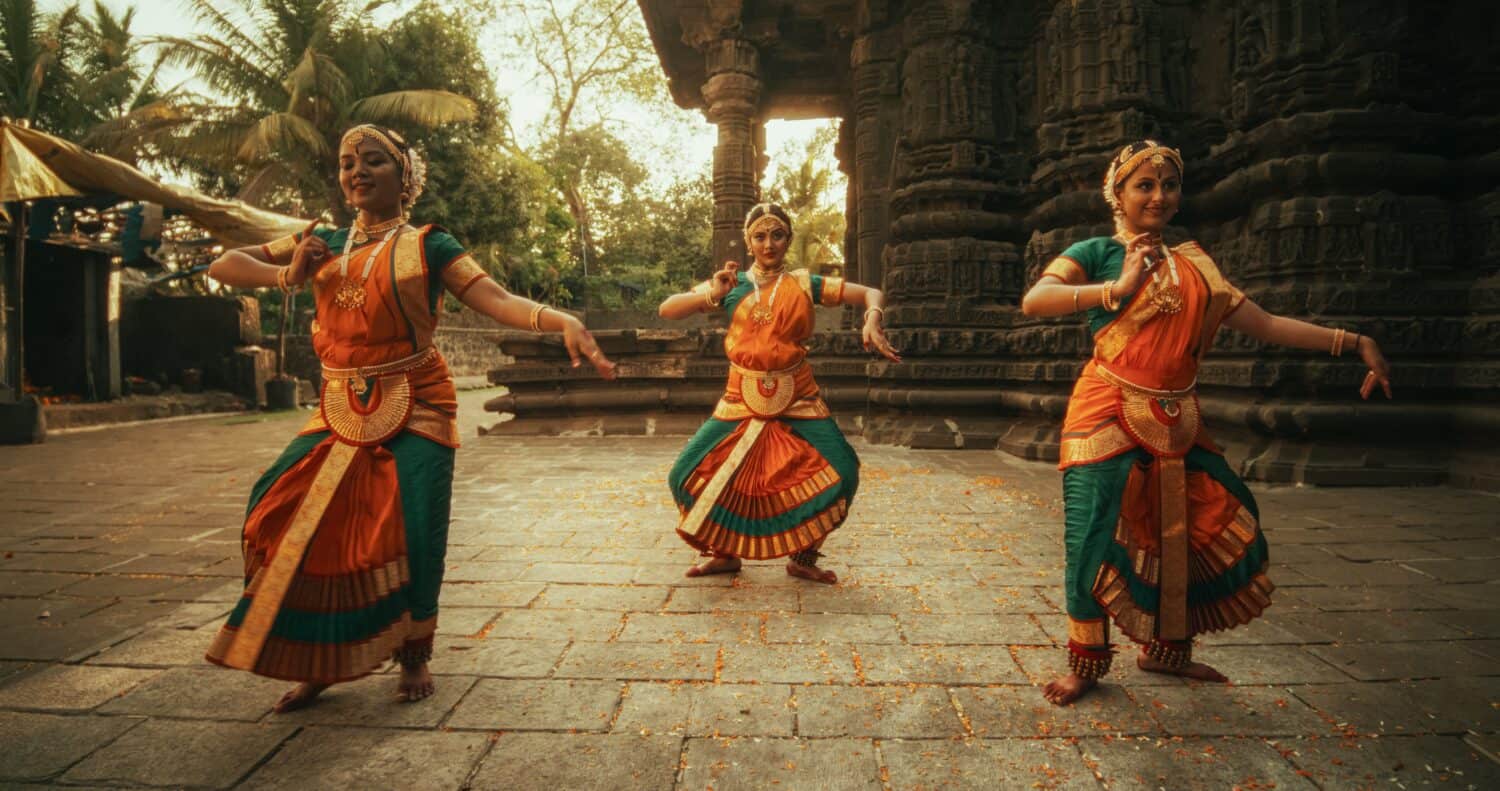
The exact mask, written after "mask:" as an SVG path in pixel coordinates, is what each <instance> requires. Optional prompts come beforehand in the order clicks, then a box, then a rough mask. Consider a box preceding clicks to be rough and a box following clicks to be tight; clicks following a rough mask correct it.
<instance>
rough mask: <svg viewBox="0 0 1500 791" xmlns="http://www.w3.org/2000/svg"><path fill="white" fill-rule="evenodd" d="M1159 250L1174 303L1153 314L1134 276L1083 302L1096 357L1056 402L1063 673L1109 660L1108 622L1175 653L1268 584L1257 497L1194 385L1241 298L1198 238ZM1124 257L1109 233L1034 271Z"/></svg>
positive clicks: (1266, 591) (1082, 269)
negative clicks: (1217, 439)
mask: <svg viewBox="0 0 1500 791" xmlns="http://www.w3.org/2000/svg"><path fill="white" fill-rule="evenodd" d="M1171 255H1172V256H1173V259H1174V261H1175V262H1176V265H1177V269H1178V273H1179V281H1180V284H1179V287H1180V292H1181V295H1182V305H1181V309H1180V310H1178V311H1176V312H1170V313H1169V312H1165V311H1164V310H1163V309H1162V308H1161V307H1160V306H1159V305H1158V304H1157V303H1156V302H1154V301H1153V300H1152V299H1151V298H1150V296H1149V295H1148V294H1147V289H1146V288H1144V287H1143V288H1141V289H1139V290H1138V291H1137V292H1136V293H1135V294H1133V295H1131V296H1130V297H1129V298H1127V299H1125V300H1123V301H1122V304H1121V305H1120V308H1119V310H1118V311H1114V312H1110V311H1106V310H1104V309H1103V308H1094V309H1092V310H1090V311H1089V316H1088V318H1089V327H1090V329H1091V330H1092V333H1093V336H1094V355H1093V359H1091V360H1090V361H1089V363H1088V364H1087V365H1086V366H1084V369H1083V373H1082V374H1081V375H1080V376H1079V378H1078V382H1077V384H1076V385H1075V386H1074V388H1073V394H1072V397H1071V398H1070V399H1069V401H1068V412H1067V417H1066V418H1065V420H1064V423H1063V430H1062V443H1061V464H1060V465H1059V466H1060V469H1062V470H1063V498H1064V507H1065V512H1066V517H1065V520H1066V530H1065V539H1064V540H1065V543H1066V548H1067V572H1066V586H1067V596H1066V599H1067V609H1068V618H1069V628H1068V638H1069V640H1068V647H1069V650H1070V652H1071V654H1072V656H1071V661H1073V662H1074V667H1075V672H1077V670H1078V668H1079V667H1090V668H1094V669H1096V670H1098V673H1099V674H1102V672H1103V669H1107V667H1108V657H1109V643H1110V640H1109V624H1110V622H1111V621H1112V622H1113V623H1114V625H1115V626H1116V627H1117V628H1118V629H1120V631H1122V632H1124V633H1125V634H1126V636H1128V637H1130V638H1131V639H1132V640H1135V641H1137V642H1140V643H1143V644H1146V645H1147V649H1148V653H1151V655H1152V656H1153V657H1156V658H1159V659H1174V660H1177V661H1181V662H1185V661H1186V659H1187V656H1188V655H1189V652H1190V650H1191V641H1192V638H1193V636H1194V635H1197V634H1202V633H1204V632H1213V631H1218V630H1220V629H1228V628H1231V627H1234V626H1238V625H1241V624H1245V623H1248V622H1249V621H1250V620H1252V619H1254V618H1255V617H1257V616H1259V615H1260V614H1261V612H1262V611H1263V610H1264V609H1265V608H1266V607H1267V606H1268V605H1269V604H1270V594H1271V592H1272V590H1273V589H1274V586H1273V585H1272V584H1271V582H1270V580H1269V579H1268V578H1267V577H1266V568H1267V565H1268V561H1269V552H1268V549H1267V546H1266V540H1265V537H1264V535H1262V533H1261V530H1260V521H1259V511H1258V510H1257V508H1256V505H1255V498H1254V497H1252V496H1251V494H1250V491H1249V489H1247V488H1246V487H1245V484H1244V482H1243V481H1241V480H1240V478H1239V477H1238V476H1237V475H1235V473H1234V471H1233V470H1231V469H1230V467H1229V465H1228V464H1227V463H1226V462H1225V461H1224V457H1223V454H1222V452H1221V451H1220V450H1219V449H1218V448H1217V447H1216V446H1215V445H1214V443H1213V442H1212V440H1210V439H1209V437H1208V433H1207V432H1206V431H1205V430H1204V428H1203V426H1202V423H1201V420H1200V418H1199V409H1198V398H1197V394H1196V389H1195V388H1196V380H1197V373H1198V365H1199V362H1200V361H1201V360H1202V358H1203V355H1204V354H1205V353H1206V352H1207V351H1208V348H1209V347H1210V345H1211V344H1212V342H1213V338H1214V333H1215V332H1217V331H1218V328H1219V326H1220V324H1221V323H1222V322H1223V320H1224V318H1225V317H1227V316H1228V315H1229V314H1230V313H1232V312H1233V311H1234V310H1235V309H1237V308H1238V307H1239V306H1240V304H1241V303H1242V302H1243V301H1244V299H1245V296H1244V294H1243V293H1241V292H1240V291H1239V290H1238V289H1236V288H1235V287H1234V286H1232V285H1230V284H1229V283H1228V282H1227V281H1226V280H1225V279H1224V277H1223V276H1222V275H1221V274H1220V273H1219V270H1218V267H1217V266H1215V264H1214V262H1213V260H1212V259H1210V258H1209V256H1208V255H1207V254H1206V253H1205V252H1204V251H1203V249H1202V248H1201V247H1199V246H1198V245H1197V244H1196V243H1192V242H1189V243H1186V244H1182V245H1178V246H1177V247H1174V248H1172V249H1171ZM1124 256H1125V248H1124V246H1123V245H1121V244H1120V243H1119V242H1118V241H1116V240H1114V239H1112V238H1109V237H1097V238H1093V239H1088V240H1085V241H1082V242H1079V243H1077V244H1074V245H1073V246H1071V247H1069V248H1068V249H1067V250H1066V251H1064V252H1063V254H1062V255H1061V256H1059V257H1058V258H1057V259H1055V260H1053V262H1052V263H1051V264H1050V265H1049V266H1048V267H1047V269H1046V271H1045V272H1044V274H1045V275H1052V276H1055V277H1057V278H1059V279H1061V280H1062V281H1063V282H1064V283H1067V284H1070V285H1082V284H1084V283H1096V282H1100V281H1104V280H1111V279H1114V278H1116V277H1118V276H1119V273H1120V269H1121V266H1122V264H1123V262H1124ZM1166 267H1167V265H1166V263H1162V264H1160V265H1159V266H1158V267H1157V270H1158V271H1161V270H1164V269H1165V268H1166ZM1148 277H1149V276H1148ZM1101 668H1102V669H1101ZM1080 675H1088V674H1086V673H1080Z"/></svg>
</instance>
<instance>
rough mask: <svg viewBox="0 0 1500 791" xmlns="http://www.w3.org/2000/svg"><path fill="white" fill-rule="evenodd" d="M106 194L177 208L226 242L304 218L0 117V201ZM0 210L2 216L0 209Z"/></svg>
mask: <svg viewBox="0 0 1500 791" xmlns="http://www.w3.org/2000/svg"><path fill="white" fill-rule="evenodd" d="M96 194H109V195H119V196H120V197H121V198H125V199H130V200H138V201H147V202H150V203H157V204H160V205H162V206H164V207H166V208H169V209H177V210H178V211H181V212H182V213H183V214H186V215H187V216H188V217H190V218H192V220H193V221H194V222H196V223H198V224H199V225H200V226H202V227H203V228H204V229H205V230H207V231H208V232H209V233H210V234H212V235H213V236H214V237H215V238H216V239H218V240H220V241H221V242H223V243H225V244H226V245H231V246H237V245H253V244H264V243H266V242H269V241H271V240H273V239H279V238H281V237H283V236H287V235H289V234H292V233H295V232H297V231H300V230H302V229H303V228H305V227H307V221H306V220H299V219H297V218H295V217H288V216H286V215H284V214H277V213H275V212H269V211H266V210H264V209H257V208H255V207H254V206H250V205H248V204H245V203H241V202H239V201H232V200H219V199H217V198H211V197H209V196H207V195H204V194H203V193H201V192H198V191H197V190H194V189H190V188H188V187H182V186H178V185H176V184H162V183H161V182H159V181H157V180H156V179H153V178H151V177H150V176H147V175H146V174H144V173H142V172H140V171H139V170H136V169H135V168H134V167H131V166H130V165H127V164H125V163H124V162H121V161H120V160H118V159H115V158H113V157H107V156H104V155H103V154H96V153H94V152H92V151H89V150H87V149H84V148H82V147H80V146H78V145H75V144H73V143H70V142H68V141H66V140H63V139H62V138H59V137H53V136H52V135H49V134H46V133H45V132H39V131H37V130H35V129H29V128H27V127H24V126H17V125H16V124H13V123H10V122H9V121H0V201H5V202H8V201H28V200H36V199H38V198H60V197H70V196H72V197H77V196H84V195H96ZM0 214H4V210H3V208H0Z"/></svg>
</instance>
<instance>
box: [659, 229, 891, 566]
mask: <svg viewBox="0 0 1500 791" xmlns="http://www.w3.org/2000/svg"><path fill="white" fill-rule="evenodd" d="M791 242H792V220H791V218H790V217H788V216H787V213H786V212H785V211H784V210H783V209H782V208H781V207H780V206H777V205H775V204H771V203H762V204H758V205H756V206H755V207H753V208H751V209H750V212H749V214H747V215H746V216H745V246H746V247H747V248H749V250H750V252H751V253H752V254H753V255H754V256H755V263H754V265H752V266H751V267H750V271H749V272H748V273H745V272H740V271H738V270H739V264H738V263H736V262H734V261H730V262H728V263H726V264H724V268H723V269H721V270H719V271H718V272H716V273H714V276H713V278H712V279H710V280H707V281H705V282H703V283H700V284H699V285H698V286H697V287H695V288H694V289H693V290H692V291H689V292H686V293H682V294H674V295H673V296H670V297H668V298H667V299H666V301H664V302H662V303H661V309H660V312H661V315H662V316H663V317H664V318H669V319H681V318H685V317H687V316H689V315H692V314H693V313H701V312H708V311H713V310H723V311H724V312H725V313H727V314H728V315H729V329H728V331H727V332H726V333H725V335H724V353H725V354H726V355H727V356H728V357H729V383H728V387H727V388H726V390H725V393H724V397H723V398H722V399H720V401H719V404H718V406H717V407H715V408H714V414H713V417H711V418H709V420H708V422H706V423H704V424H703V427H702V428H700V429H698V433H697V434H696V435H694V436H693V438H692V439H691V440H689V441H688V444H687V447H686V448H684V449H683V451H682V455H681V456H678V457H677V463H676V464H675V465H673V467H672V473H671V475H670V477H669V480H668V483H669V484H671V487H672V496H673V498H674V499H675V500H676V501H677V507H678V509H679V510H681V511H682V521H681V522H680V523H679V524H678V526H677V533H678V535H680V536H682V539H683V540H684V541H686V542H687V543H689V544H691V545H692V546H693V547H695V548H696V549H698V550H699V551H700V552H702V553H703V554H705V555H708V556H709V560H707V561H706V562H704V563H702V564H699V565H696V566H693V567H692V568H690V569H688V571H687V576H689V577H697V576H702V575H705V574H723V573H732V572H735V571H739V569H740V563H741V559H742V558H751V559H764V558H778V557H782V556H790V557H789V558H788V560H787V564H786V572H787V573H788V574H790V575H792V576H794V577H802V578H803V579H809V580H813V581H815V582H823V583H829V584H832V583H835V582H838V576H837V575H836V574H834V573H833V572H832V571H828V570H825V569H820V568H818V558H819V557H821V554H822V553H820V552H819V551H818V548H819V547H821V546H822V545H823V540H824V539H825V538H827V536H828V534H829V533H831V532H833V531H834V529H836V528H837V527H838V526H839V525H840V524H842V523H843V521H844V517H845V516H846V515H847V514H848V512H849V503H850V502H851V501H853V499H854V491H855V489H856V488H857V487H858V486H859V458H858V457H856V456H855V455H854V449H853V448H851V447H849V443H848V442H846V441H845V440H844V435H843V434H842V433H840V432H839V429H838V426H837V425H835V424H834V422H833V418H831V417H829V412H828V405H827V404H825V403H823V399H822V398H821V397H820V396H819V394H818V385H817V382H815V381H814V380H813V375H812V368H811V367H810V366H808V364H807V361H806V357H807V346H806V343H807V339H808V338H810V337H811V336H812V332H813V306H815V305H824V306H829V307H832V306H837V305H855V306H858V307H862V308H864V309H865V313H864V330H863V340H864V346H865V349H866V350H874V351H878V352H879V353H880V354H882V355H884V356H885V357H886V358H887V359H889V360H892V361H893V362H900V361H901V356H900V355H899V354H897V353H896V350H895V349H893V348H891V344H890V341H888V340H887V339H886V337H885V331H884V330H883V329H882V328H881V324H882V320H883V317H884V314H885V308H884V306H885V298H884V296H883V295H882V294H881V293H880V291H878V290H876V289H873V288H866V287H865V286H861V285H857V284H855V283H848V282H845V281H844V280H843V279H842V278H837V277H820V276H818V275H813V274H809V273H808V272H807V270H805V269H799V270H797V271H794V272H787V271H786V268H785V264H786V260H785V259H786V251H787V248H788V247H789V246H790V245H791Z"/></svg>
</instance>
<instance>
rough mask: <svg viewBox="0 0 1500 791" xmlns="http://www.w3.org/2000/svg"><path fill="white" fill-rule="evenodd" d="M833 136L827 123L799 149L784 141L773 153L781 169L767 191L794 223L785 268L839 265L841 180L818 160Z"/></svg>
mask: <svg viewBox="0 0 1500 791" xmlns="http://www.w3.org/2000/svg"><path fill="white" fill-rule="evenodd" d="M837 140H838V127H837V125H836V123H835V122H829V123H828V125H827V126H825V127H823V128H822V129H819V130H818V131H817V133H816V134H814V135H813V137H812V139H811V140H809V141H808V142H807V145H806V146H805V147H803V148H802V149H801V150H798V149H797V148H796V147H794V146H790V145H788V146H787V147H785V148H783V149H782V150H781V151H780V152H778V153H777V156H776V161H777V163H778V164H779V166H780V167H779V168H778V170H777V172H776V177H775V180H774V181H773V182H772V184H771V188H770V190H769V191H768V192H769V195H770V199H771V200H772V201H775V202H776V203H779V204H781V206H782V208H784V209H786V210H787V213H789V214H790V215H791V216H792V222H793V224H794V225H795V226H796V233H795V234H794V235H793V237H792V246H791V248H790V249H789V250H787V254H786V260H787V265H788V266H791V267H794V268H798V267H806V268H807V269H810V270H812V271H813V272H823V271H825V270H833V269H838V268H841V267H842V266H843V264H844V231H845V227H846V225H845V219H844V200H845V198H844V191H843V189H841V187H842V186H843V183H844V181H843V179H841V178H840V174H838V173H837V172H835V171H834V170H833V169H832V168H830V167H828V166H826V165H825V164H823V163H824V157H825V156H826V155H827V153H828V152H829V151H831V150H832V149H833V145H834V142H835V141H837Z"/></svg>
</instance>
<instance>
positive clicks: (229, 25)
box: [187, 0, 278, 65]
mask: <svg viewBox="0 0 1500 791" xmlns="http://www.w3.org/2000/svg"><path fill="white" fill-rule="evenodd" d="M187 5H188V9H189V10H190V11H191V12H192V14H193V16H194V17H196V18H197V19H198V21H200V22H202V23H204V24H205V25H208V26H209V27H210V28H211V29H213V30H214V31H215V32H216V33H217V35H218V36H219V39H220V40H221V41H223V42H224V43H226V44H228V45H229V46H230V47H231V48H232V49H234V50H236V51H239V52H243V53H245V54H246V57H248V58H253V59H254V60H256V61H258V62H259V63H260V64H262V65H269V64H272V63H276V62H277V61H278V58H277V57H276V54H275V52H274V51H273V50H272V49H271V48H270V47H268V46H267V45H266V43H263V42H260V41H256V40H255V39H254V38H253V37H252V36H251V35H250V34H248V33H246V32H245V31H244V29H243V28H241V27H240V25H238V24H236V23H235V21H234V20H233V19H230V18H229V16H228V15H227V14H225V13H224V12H223V11H221V10H220V9H219V6H220V5H222V3H212V2H209V0H188V3H187ZM247 10H248V9H247Z"/></svg>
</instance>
